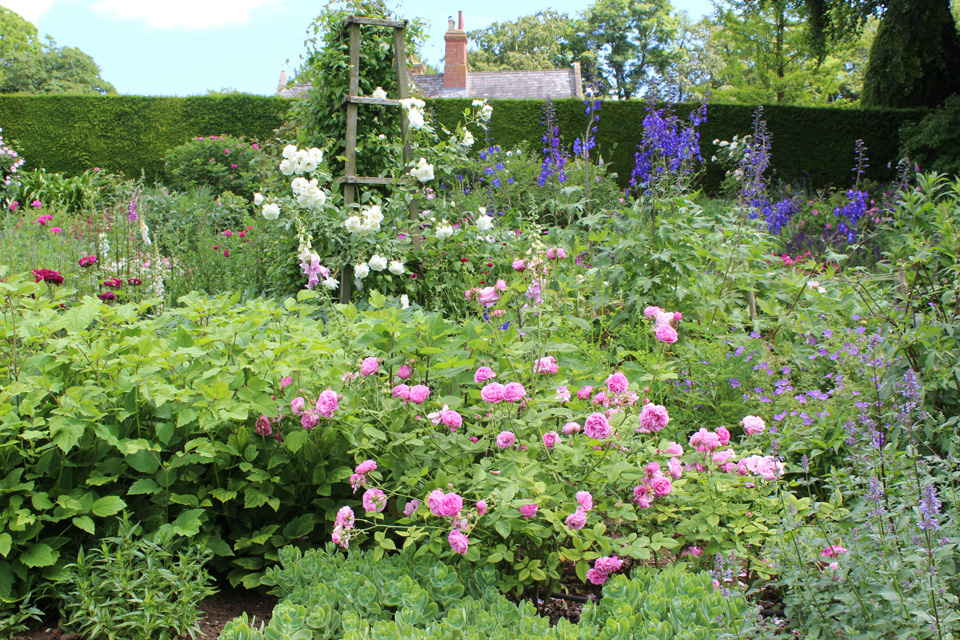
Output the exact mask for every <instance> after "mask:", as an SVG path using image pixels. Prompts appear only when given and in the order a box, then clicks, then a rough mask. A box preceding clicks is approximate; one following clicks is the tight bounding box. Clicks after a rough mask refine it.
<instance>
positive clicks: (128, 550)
mask: <svg viewBox="0 0 960 640" xmlns="http://www.w3.org/2000/svg"><path fill="white" fill-rule="evenodd" d="M141 534H142V530H141V529H140V527H139V525H133V524H131V523H130V521H129V520H128V519H127V517H126V514H124V516H123V518H122V519H121V520H120V528H119V531H118V532H117V535H116V536H111V537H108V538H104V539H103V540H102V541H101V542H100V546H99V547H95V548H93V549H91V550H90V551H88V552H86V553H85V552H84V551H83V550H81V551H80V553H79V555H78V556H77V561H76V562H74V563H73V564H69V565H67V566H66V567H64V573H63V575H62V576H61V577H60V578H59V579H58V586H59V588H60V591H59V598H60V600H61V602H62V603H63V604H62V614H63V622H62V623H61V624H62V626H63V627H64V628H66V629H70V630H73V631H75V632H77V633H80V634H82V635H84V637H87V638H89V639H90V640H99V639H101V638H104V639H106V640H177V639H178V638H181V637H183V636H184V635H186V634H189V635H190V637H191V638H194V637H196V633H197V631H199V630H200V621H199V617H200V612H199V610H198V605H199V604H200V602H201V601H202V600H203V599H204V598H206V597H207V596H209V595H212V594H213V593H214V589H213V588H211V586H210V575H209V574H208V573H207V571H206V569H204V563H205V562H206V561H207V560H208V559H209V558H210V556H211V555H212V554H211V553H210V551H208V550H206V549H204V547H203V545H197V544H194V545H182V544H177V541H175V540H174V539H173V536H172V534H167V535H165V536H164V535H158V536H153V537H141ZM184 547H185V548H184Z"/></svg>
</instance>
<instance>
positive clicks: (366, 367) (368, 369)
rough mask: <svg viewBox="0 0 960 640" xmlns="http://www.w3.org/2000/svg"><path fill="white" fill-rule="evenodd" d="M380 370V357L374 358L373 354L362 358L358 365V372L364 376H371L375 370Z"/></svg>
mask: <svg viewBox="0 0 960 640" xmlns="http://www.w3.org/2000/svg"><path fill="white" fill-rule="evenodd" d="M378 371H380V359H379V358H374V357H373V356H371V357H369V358H364V359H363V363H362V364H361V365H360V373H361V374H362V375H363V376H364V377H367V376H372V375H373V374H375V373H376V372H378Z"/></svg>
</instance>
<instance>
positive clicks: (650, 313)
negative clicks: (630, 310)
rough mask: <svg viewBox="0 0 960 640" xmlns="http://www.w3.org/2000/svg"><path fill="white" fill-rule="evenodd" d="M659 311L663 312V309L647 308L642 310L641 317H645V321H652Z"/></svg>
mask: <svg viewBox="0 0 960 640" xmlns="http://www.w3.org/2000/svg"><path fill="white" fill-rule="evenodd" d="M661 311H663V309H661V308H660V307H647V308H646V309H644V310H643V315H645V316H646V317H647V320H653V319H654V318H656V317H657V314H658V313H660V312H661Z"/></svg>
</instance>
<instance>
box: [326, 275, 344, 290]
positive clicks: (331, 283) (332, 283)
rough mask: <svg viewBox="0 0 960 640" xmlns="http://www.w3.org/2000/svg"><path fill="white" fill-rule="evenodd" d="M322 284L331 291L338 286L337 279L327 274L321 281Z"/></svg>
mask: <svg viewBox="0 0 960 640" xmlns="http://www.w3.org/2000/svg"><path fill="white" fill-rule="evenodd" d="M323 286H325V287H326V288H327V289H330V290H331V291H332V290H333V289H336V288H337V287H339V286H340V283H339V282H337V279H336V278H334V277H333V276H327V277H326V279H325V280H324V281H323Z"/></svg>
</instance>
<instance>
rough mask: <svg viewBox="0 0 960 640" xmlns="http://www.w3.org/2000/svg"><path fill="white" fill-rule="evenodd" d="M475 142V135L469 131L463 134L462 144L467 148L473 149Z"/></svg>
mask: <svg viewBox="0 0 960 640" xmlns="http://www.w3.org/2000/svg"><path fill="white" fill-rule="evenodd" d="M474 142H476V139H475V138H474V137H473V134H472V133H470V130H469V129H467V130H465V131H464V132H463V142H462V143H461V144H462V145H463V146H465V147H472V146H473V143H474Z"/></svg>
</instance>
